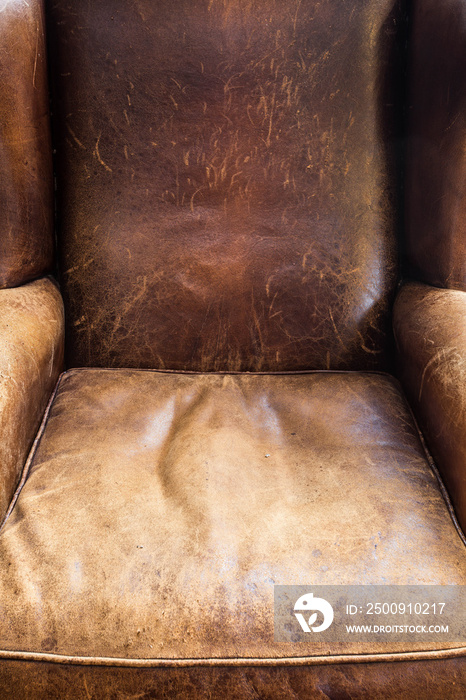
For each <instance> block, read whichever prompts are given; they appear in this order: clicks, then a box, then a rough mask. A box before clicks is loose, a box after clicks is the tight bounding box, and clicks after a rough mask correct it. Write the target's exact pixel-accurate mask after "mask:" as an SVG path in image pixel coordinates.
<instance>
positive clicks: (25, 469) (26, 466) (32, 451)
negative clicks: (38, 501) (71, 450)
mask: <svg viewBox="0 0 466 700" xmlns="http://www.w3.org/2000/svg"><path fill="white" fill-rule="evenodd" d="M64 374H66V372H62V373H61V374H60V376H59V377H58V379H57V383H56V384H55V389H54V390H53V391H52V394H51V396H50V398H49V400H48V403H47V406H46V408H45V412H44V415H43V418H42V422H41V424H40V426H39V430H38V431H37V434H36V437H35V439H34V442H33V443H32V446H31V449H30V450H29V455H28V458H27V460H26V462H25V464H24V467H23V471H22V472H21V479H20V481H19V483H18V486H17V487H16V491H15V492H14V494H13V498H12V499H11V501H10V505H9V506H8V510H7V512H6V513H5V517H4V519H3V522H0V535H1V533H2V530H3V528H4V526H5V524H6V522H7V520H8V518H9V517H10V515H11V513H12V512H13V509H14V507H15V505H16V501H17V500H18V498H19V494H20V493H21V491H22V489H23V486H24V484H25V483H26V479H27V477H28V474H29V470H30V468H31V464H32V460H33V459H34V456H35V454H36V451H37V448H38V446H39V443H40V441H41V439H42V435H43V434H44V430H45V426H46V424H47V421H48V418H49V414H50V409H51V408H52V404H53V401H54V399H55V396H56V394H57V391H58V387H59V385H60V383H61V380H62V377H63V375H64Z"/></svg>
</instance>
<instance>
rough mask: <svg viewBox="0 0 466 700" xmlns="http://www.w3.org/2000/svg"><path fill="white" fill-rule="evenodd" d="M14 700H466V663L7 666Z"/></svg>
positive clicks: (7, 687)
mask: <svg viewBox="0 0 466 700" xmlns="http://www.w3.org/2000/svg"><path fill="white" fill-rule="evenodd" d="M2 689H3V690H4V691H8V700H25V699H27V700H30V699H31V700H32V699H34V700H116V699H117V698H118V700H119V699H120V698H124V699H125V700H141V698H143V699H144V700H146V698H147V699H149V698H150V699H151V700H169V699H171V698H177V699H179V700H184V699H185V698H186V700H191V699H192V700H225V698H227V699H228V700H258V698H260V700H424V698H426V699H427V698H428V699H429V700H464V697H465V695H466V659H464V658H463V659H442V660H436V661H418V662H410V661H404V662H400V663H390V664H379V663H371V664H338V665H332V666H311V667H307V668H306V667H304V668H303V667H300V668H293V667H283V666H282V667H277V668H257V667H249V668H235V667H232V666H225V667H223V668H208V667H204V668H177V669H173V668H170V669H167V668H164V669H160V668H156V669H141V668H138V669H128V668H117V667H114V666H110V667H95V666H94V667H92V666H91V667H89V666H87V667H82V666H73V665H71V664H66V665H62V664H50V663H31V662H25V661H4V660H2V661H0V690H2Z"/></svg>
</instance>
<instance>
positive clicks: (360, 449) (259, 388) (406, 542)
mask: <svg viewBox="0 0 466 700" xmlns="http://www.w3.org/2000/svg"><path fill="white" fill-rule="evenodd" d="M0 560H1V561H2V566H1V568H0V649H1V650H2V651H1V653H0V657H1V656H3V657H8V658H10V659H13V658H23V659H28V658H29V659H31V658H32V659H34V658H37V659H39V660H40V659H44V660H53V659H54V658H61V657H62V656H64V657H70V658H71V659H73V658H76V657H79V658H80V659H81V662H83V661H84V662H86V663H87V662H88V663H102V662H103V661H102V660H103V659H105V658H106V659H107V662H105V663H110V662H109V661H108V657H116V658H117V659H119V660H120V661H119V662H118V663H123V664H124V663H126V662H127V663H132V660H133V661H134V663H139V662H141V663H145V661H146V660H148V663H149V662H150V663H152V662H151V661H150V660H153V663H154V665H156V664H157V663H163V661H162V660H172V661H173V660H180V659H181V660H185V661H186V660H193V663H196V660H198V661H199V660H202V663H206V661H205V660H206V659H214V660H216V661H218V660H220V659H229V664H230V665H231V664H232V663H241V660H243V661H244V660H245V659H262V660H269V661H270V664H273V663H275V662H277V663H278V660H279V659H280V663H283V658H284V657H287V658H288V657H290V658H291V657H299V658H303V657H307V658H309V659H310V660H311V662H312V660H314V662H315V661H318V660H319V659H320V660H322V657H328V656H329V655H330V656H331V657H333V658H334V660H335V663H337V662H338V661H339V659H340V660H341V658H342V657H343V656H344V655H346V654H357V653H359V652H360V647H358V642H357V641H356V642H352V643H349V642H348V643H344V642H343V641H342V642H341V643H339V644H338V645H336V646H335V647H334V648H332V649H329V648H327V647H326V645H325V643H324V642H320V641H316V640H315V638H313V639H312V640H311V641H310V642H309V643H307V642H304V643H301V644H295V645H293V644H290V645H283V644H278V643H275V642H274V634H273V622H274V621H273V586H274V584H301V585H310V584H336V583H338V584H355V583H361V584H389V583H390V584H408V583H410V584H413V583H424V584H461V583H465V575H464V572H465V563H466V556H465V549H464V546H463V544H462V542H461V540H460V537H459V535H458V533H457V531H456V530H455V527H454V524H453V522H452V519H451V517H450V514H449V512H448V509H447V506H446V504H445V501H444V500H443V497H442V495H441V492H440V490H439V487H438V483H437V480H436V478H435V476H434V474H433V473H432V471H431V468H430V466H429V462H428V457H427V456H426V453H425V451H424V448H423V446H422V443H421V441H420V437H419V434H418V432H417V430H416V427H415V425H414V424H413V420H412V418H411V415H410V413H409V410H408V408H407V405H406V403H405V400H404V398H403V396H402V395H401V393H400V390H399V388H398V385H397V384H396V382H395V381H394V380H393V379H391V378H390V377H389V376H387V375H382V374H371V373H331V372H309V373H303V374H291V375H289V374H288V375H231V374H230V375H222V374H210V375H206V374H178V373H170V372H156V371H143V370H139V371H138V370H93V369H84V370H72V371H70V372H68V373H65V374H64V375H63V376H62V379H61V381H60V382H59V386H58V389H57V392H56V395H55V398H54V400H53V402H52V405H51V408H50V410H49V412H48V416H47V417H46V420H45V421H44V425H43V428H42V431H41V433H40V434H39V437H38V439H37V441H36V445H35V447H34V448H33V452H32V456H31V459H30V469H29V475H28V477H27V480H26V482H25V484H24V486H23V488H22V490H21V492H20V494H19V497H18V500H17V502H16V505H15V507H14V509H13V511H12V513H11V515H10V517H9V519H8V520H7V522H6V524H5V527H4V530H3V532H2V533H1V535H0ZM438 644H439V645H441V644H442V642H441V640H439V642H438ZM427 649H428V650H429V652H427ZM404 651H409V649H404V648H401V647H400V646H399V645H398V646H397V645H395V646H390V645H389V644H388V643H385V644H383V645H380V644H379V645H377V643H375V642H374V645H373V647H372V648H371V649H370V650H365V653H366V658H367V653H369V654H372V655H373V658H374V660H376V659H379V657H380V660H383V659H384V658H385V656H384V655H385V654H397V653H399V652H404ZM433 652H434V654H435V653H437V652H438V653H439V654H440V655H442V654H445V650H443V651H442V649H441V647H440V646H439V648H438V649H437V650H435V649H434V650H433ZM448 653H449V652H447V654H448ZM422 654H423V651H420V652H419V655H420V657H419V658H422ZM426 654H428V656H429V655H430V656H429V658H431V656H432V643H431V642H429V644H428V646H427V647H426ZM54 655H56V656H54ZM82 657H84V659H83V658H82ZM90 657H92V658H90ZM412 658H416V655H414V657H412ZM235 660H237V661H235ZM327 660H328V659H327Z"/></svg>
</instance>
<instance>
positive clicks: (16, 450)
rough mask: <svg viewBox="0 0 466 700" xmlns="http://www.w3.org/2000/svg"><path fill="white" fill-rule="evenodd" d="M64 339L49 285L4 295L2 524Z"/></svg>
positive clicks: (0, 303) (0, 323)
mask: <svg viewBox="0 0 466 700" xmlns="http://www.w3.org/2000/svg"><path fill="white" fill-rule="evenodd" d="M63 335H64V321H63V304H62V301H61V296H60V293H59V291H58V290H57V288H56V286H55V285H54V284H53V283H52V282H51V281H50V280H49V279H42V280H38V281H36V282H30V283H29V284H26V285H24V286H23V287H18V288H16V289H2V290H0V436H1V437H0V524H1V523H2V521H3V518H4V515H5V513H6V511H7V508H8V505H9V503H10V500H11V497H12V495H13V492H14V490H15V488H16V485H17V483H18V481H19V479H20V476H21V472H22V469H23V466H24V462H25V460H26V457H27V453H28V451H29V448H30V447H31V444H32V442H33V440H34V437H35V434H36V431H37V428H38V426H39V423H40V419H41V417H42V414H43V413H44V410H45V407H46V405H47V402H48V400H49V397H50V395H51V393H52V390H53V388H54V386H55V384H56V381H57V378H58V375H59V373H60V371H61V370H62V366H63ZM2 566H3V563H2Z"/></svg>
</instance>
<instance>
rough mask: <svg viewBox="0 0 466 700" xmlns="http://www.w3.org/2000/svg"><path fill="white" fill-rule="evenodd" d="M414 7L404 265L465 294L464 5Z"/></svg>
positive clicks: (452, 0) (433, 0) (426, 2)
mask: <svg viewBox="0 0 466 700" xmlns="http://www.w3.org/2000/svg"><path fill="white" fill-rule="evenodd" d="M411 6H412V10H411V11H412V22H411V24H412V29H411V34H410V54H411V70H410V74H411V75H410V88H409V102H408V110H407V114H408V116H409V128H408V139H407V145H408V151H407V179H406V201H407V216H406V228H407V239H406V241H407V242H406V248H407V254H408V262H409V266H410V268H411V276H412V277H413V278H416V279H419V280H420V281H423V282H427V283H429V284H433V285H436V286H438V287H447V288H451V289H462V290H466V188H465V186H464V183H465V173H466V149H465V147H464V144H465V142H466V81H465V79H464V70H463V68H462V67H463V66H465V65H466V2H465V1H464V0H441V1H440V0H413V2H412V3H411Z"/></svg>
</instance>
